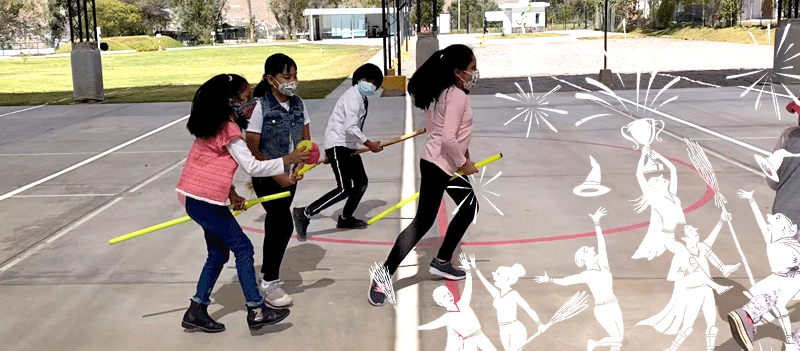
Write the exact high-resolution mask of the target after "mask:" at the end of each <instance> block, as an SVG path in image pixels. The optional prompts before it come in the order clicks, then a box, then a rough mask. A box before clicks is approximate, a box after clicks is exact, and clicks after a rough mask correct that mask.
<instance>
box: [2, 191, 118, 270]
mask: <svg viewBox="0 0 800 351" xmlns="http://www.w3.org/2000/svg"><path fill="white" fill-rule="evenodd" d="M120 200H122V198H121V197H118V198H116V199H114V200H113V201H111V202H109V203H107V204H106V205H105V206H103V207H100V208H98V209H96V210H94V211H93V212H92V213H90V214H88V215H87V216H85V217H83V218H81V219H80V220H78V221H77V222H75V223H73V224H71V225H70V226H68V227H66V228H64V229H62V230H60V231H58V232H56V234H55V235H53V236H51V237H49V238H48V239H47V240H45V241H43V242H40V243H39V244H37V245H36V246H34V247H32V248H30V249H28V250H26V251H24V252H23V253H22V254H21V255H19V256H17V258H15V259H14V260H13V261H11V262H9V263H7V264H5V265H4V266H3V267H0V273H3V272H5V271H7V270H9V269H10V268H11V267H14V266H15V265H16V264H17V263H20V262H22V261H23V260H24V259H26V258H28V257H30V256H31V255H33V254H35V253H37V252H39V250H41V249H42V248H44V247H45V246H46V245H47V244H50V243H52V242H53V241H56V240H57V239H58V238H60V237H62V236H64V235H66V234H67V233H69V232H71V231H72V230H73V229H75V228H77V227H78V226H80V225H81V224H83V223H86V222H87V221H89V220H90V219H92V218H94V216H97V215H98V214H100V212H103V211H105V210H107V209H108V208H109V207H111V206H113V205H114V204H115V203H117V202H119V201H120Z"/></svg>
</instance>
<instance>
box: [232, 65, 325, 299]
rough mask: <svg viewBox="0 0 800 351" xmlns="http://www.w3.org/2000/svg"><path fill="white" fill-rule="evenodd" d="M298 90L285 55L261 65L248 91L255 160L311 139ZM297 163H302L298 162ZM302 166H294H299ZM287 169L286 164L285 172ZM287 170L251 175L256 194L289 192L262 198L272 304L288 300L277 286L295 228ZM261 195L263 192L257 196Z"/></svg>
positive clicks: (264, 285) (266, 285) (267, 293)
mask: <svg viewBox="0 0 800 351" xmlns="http://www.w3.org/2000/svg"><path fill="white" fill-rule="evenodd" d="M296 90H297V64H295V62H294V60H292V59H291V58H290V57H289V56H286V55H284V54H274V55H272V56H270V57H269V58H267V62H266V63H264V76H263V79H262V80H261V82H260V83H258V86H256V88H255V90H254V91H253V96H254V97H255V98H256V99H257V101H258V102H257V103H256V106H255V108H254V109H253V114H252V116H251V117H250V126H248V127H247V147H248V148H250V151H252V152H253V155H254V156H255V157H256V159H259V160H265V159H270V158H276V157H283V156H285V155H288V154H289V153H291V152H292V151H293V150H294V149H295V147H296V146H297V145H298V144H299V143H300V141H302V140H311V132H310V130H309V122H310V121H311V120H310V119H309V117H308V111H307V110H306V107H305V103H303V100H302V99H300V97H298V96H297V95H295V92H296ZM298 166H302V165H298ZM301 168H302V167H295V170H300V169H301ZM289 170H290V169H289V167H288V166H286V168H285V171H286V172H288V171H289ZM292 178H293V177H292V176H290V175H289V174H281V175H278V176H274V177H253V190H255V192H256V195H258V196H265V195H269V194H273V193H278V192H282V191H291V192H292V195H291V196H289V197H285V198H282V199H278V200H275V201H269V202H263V203H261V205H262V206H263V207H264V210H265V211H266V212H267V215H266V217H265V218H264V247H263V251H264V255H263V262H262V265H261V273H262V274H263V275H264V276H263V278H264V279H263V280H262V282H261V285H260V288H261V289H262V293H263V295H264V297H266V301H267V303H269V304H270V305H272V306H274V307H286V306H289V305H291V304H292V298H291V296H289V295H288V294H286V292H285V291H284V290H283V288H281V285H280V283H281V282H280V280H279V276H278V275H279V272H280V268H281V261H282V260H283V255H284V253H285V252H286V247H287V246H288V245H289V238H291V236H292V232H293V231H294V225H293V223H292V213H291V208H290V206H291V205H292V199H293V198H294V194H295V190H296V189H297V185H296V184H295V181H294V180H293V179H292ZM261 194H263V195H261Z"/></svg>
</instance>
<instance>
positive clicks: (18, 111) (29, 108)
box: [0, 104, 47, 117]
mask: <svg viewBox="0 0 800 351" xmlns="http://www.w3.org/2000/svg"><path fill="white" fill-rule="evenodd" d="M44 105H47V104H44ZM44 105H39V106H33V107H28V108H24V109H22V110H16V111H12V112H9V113H4V114H2V115H0V117H5V116H10V115H13V114H15V113H20V112H25V111H30V110H34V109H37V108H39V107H42V106H44Z"/></svg>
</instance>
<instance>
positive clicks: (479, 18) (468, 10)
mask: <svg viewBox="0 0 800 351" xmlns="http://www.w3.org/2000/svg"><path fill="white" fill-rule="evenodd" d="M499 10H500V6H498V5H497V3H496V2H494V1H493V0H461V15H460V16H459V13H458V1H454V2H451V3H450V6H449V7H448V8H447V12H448V13H449V14H450V23H451V25H450V28H451V29H455V28H459V23H458V21H459V19H460V20H461V23H460V24H461V28H462V29H470V30H472V31H476V32H480V31H483V19H484V13H485V12H488V11H499ZM423 18H424V17H423ZM467 18H469V21H467Z"/></svg>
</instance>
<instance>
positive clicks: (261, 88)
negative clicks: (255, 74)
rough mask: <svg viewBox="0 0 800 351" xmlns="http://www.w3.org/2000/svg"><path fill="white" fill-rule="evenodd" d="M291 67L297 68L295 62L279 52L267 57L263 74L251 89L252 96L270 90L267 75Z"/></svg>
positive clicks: (286, 70)
mask: <svg viewBox="0 0 800 351" xmlns="http://www.w3.org/2000/svg"><path fill="white" fill-rule="evenodd" d="M292 67H294V69H297V64H296V63H294V60H292V58H291V57H289V56H286V55H284V54H280V53H279V54H272V55H271V56H270V57H267V61H266V62H264V76H263V77H261V82H259V83H258V85H256V88H255V89H254V90H253V97H262V96H264V95H266V94H267V93H268V92H271V91H272V85H270V84H269V82H267V76H273V77H274V76H277V75H279V74H281V73H284V72H288V71H289V70H291V69H292Z"/></svg>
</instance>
